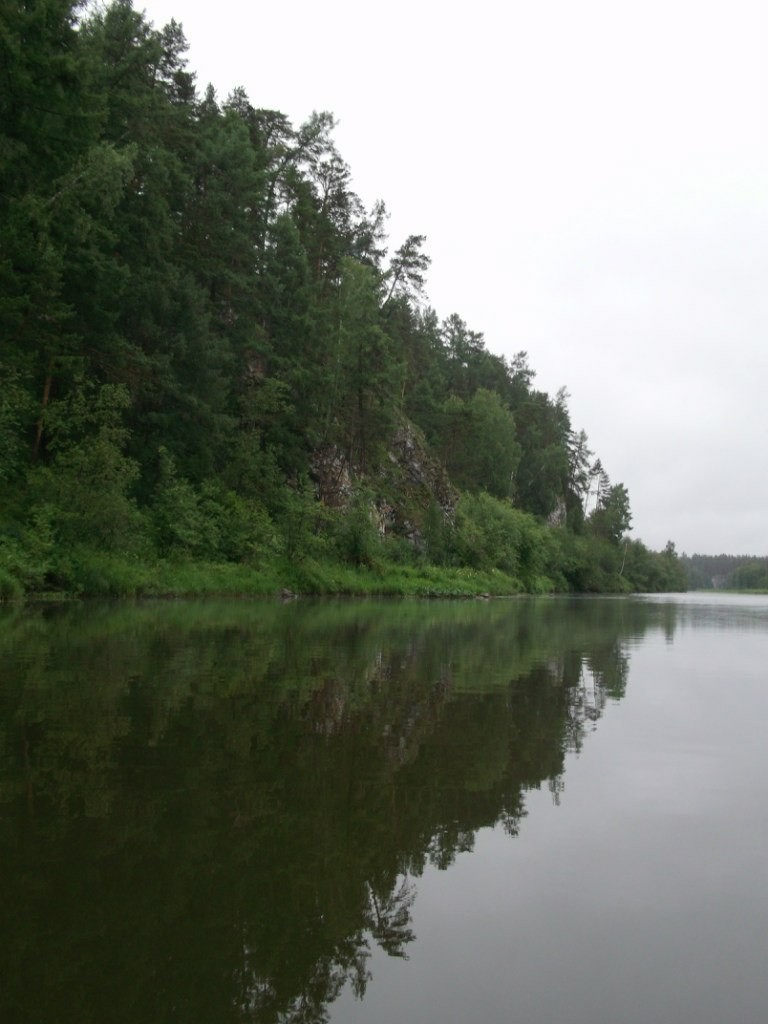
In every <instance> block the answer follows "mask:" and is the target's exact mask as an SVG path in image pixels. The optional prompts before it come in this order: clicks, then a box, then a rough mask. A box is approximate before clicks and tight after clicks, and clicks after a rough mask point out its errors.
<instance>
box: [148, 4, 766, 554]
mask: <svg viewBox="0 0 768 1024" xmlns="http://www.w3.org/2000/svg"><path fill="white" fill-rule="evenodd" d="M135 7H136V8H137V9H139V10H141V9H144V10H145V11H146V14H147V17H148V18H149V19H150V20H151V21H153V22H154V23H155V25H156V27H158V28H159V27H161V26H162V25H163V24H165V23H166V22H167V21H169V20H170V18H172V17H173V18H175V19H176V20H177V21H179V22H181V23H182V25H183V27H184V31H185V34H186V36H187V39H188V41H189V44H190V50H189V70H191V71H194V72H196V74H197V81H198V88H199V90H200V91H202V90H203V89H204V87H205V85H206V84H207V83H208V82H212V83H213V85H214V86H215V87H216V90H217V93H218V95H219V97H220V99H222V100H223V99H225V98H226V96H227V95H228V93H229V92H230V91H231V90H232V88H233V87H235V86H237V85H242V86H243V87H244V88H245V90H246V92H247V93H248V95H249V97H250V100H251V102H252V103H253V105H254V106H256V107H269V108H273V109H276V110H281V111H283V112H284V113H285V114H287V115H288V116H289V117H290V118H291V120H292V121H293V122H294V124H297V125H298V124H300V123H301V122H302V121H304V120H305V119H306V118H307V117H308V116H309V114H310V113H311V112H312V111H313V110H329V111H331V112H332V113H333V114H334V115H335V116H336V118H337V119H338V122H339V123H338V128H337V130H336V133H335V138H336V141H337V145H338V148H339V150H340V152H341V154H342V156H343V157H344V159H345V160H346V162H347V163H348V164H349V166H350V168H351V170H352V176H353V187H354V189H355V191H356V192H357V193H358V195H359V196H360V197H361V199H362V200H363V202H364V203H365V204H366V205H367V206H370V205H371V204H372V203H373V202H374V200H376V199H379V198H381V199H383V200H384V201H385V202H386V204H387V207H388V209H389V211H390V214H391V217H390V221H389V230H390V241H391V245H392V247H393V248H395V247H397V245H399V244H400V243H401V242H402V241H403V239H404V238H405V236H406V235H408V234H424V235H426V236H427V245H426V249H427V251H428V253H429V254H430V256H431V257H432V267H431V270H430V273H429V278H428V284H427V294H428V297H429V300H430V304H431V305H432V306H433V307H434V308H435V309H436V310H437V312H438V314H439V315H440V316H441V317H445V316H448V315H449V314H450V313H453V312H456V313H458V314H459V315H460V316H461V317H463V319H464V320H466V321H467V323H468V325H469V327H470V328H472V329H473V330H476V331H480V332H482V333H483V334H484V336H485V343H486V346H487V348H488V349H489V350H490V351H492V352H495V353H497V354H503V355H507V356H512V355H513V354H514V353H516V352H518V351H520V350H521V349H524V350H526V351H527V352H528V354H529V358H530V363H531V366H532V367H533V369H534V370H535V371H536V383H537V385H538V387H540V388H541V389H542V390H545V391H548V392H549V393H550V394H552V395H554V393H555V392H556V391H557V389H558V388H560V387H561V386H565V387H566V388H567V389H568V391H569V393H570V395H571V398H570V402H569V406H570V410H571V417H572V420H573V425H574V427H575V428H577V429H582V428H583V429H584V430H586V432H587V434H588V436H589V439H590V443H591V447H592V449H593V450H594V452H595V454H596V455H598V456H600V458H601V459H602V462H603V464H604V466H605V468H606V469H607V471H608V473H609V475H610V477H611V481H612V482H613V483H624V484H625V485H626V486H627V488H628V490H629V494H630V500H631V505H632V511H633V515H634V523H633V526H634V533H633V535H634V536H635V537H639V538H640V539H642V540H643V541H644V542H645V543H646V544H648V545H649V546H650V547H652V548H660V547H663V546H664V544H665V543H666V541H667V540H668V539H672V540H674V541H675V543H676V545H677V548H678V551H681V552H682V551H686V552H688V553H689V554H692V553H693V552H701V553H709V554H716V553H719V552H728V553H732V554H742V553H744V554H760V555H767V554H768V457H767V456H766V446H767V445H768V402H767V401H766V390H767V389H766V383H767V382H768V332H767V328H768V280H767V272H768V127H767V119H766V111H767V108H768V70H767V69H768V56H767V54H768V5H766V4H765V0H727V2H726V0H715V2H708V0H643V2H642V3H641V2H639V0H636V2H634V3H628V2H624V0H578V2H574V0H525V2H520V0H507V2H506V3H505V4H501V3H499V2H498V0H497V2H490V0H475V2H473V3H471V4H466V3H462V4H457V3H451V2H450V0H443V2H442V3H437V2H429V3H428V2H425V0H389V3H387V4H376V5H374V4H367V3H365V2H360V0H357V2H352V0H327V2H326V3H324V4H320V3H318V2H317V0H312V2H310V0H292V2H289V3H285V4H284V5H280V6H278V5H277V4H266V3H265V4H246V3H243V2H242V0H239V2H236V0H217V2H215V3H211V0H151V2H147V3H145V4H142V3H141V0H135Z"/></svg>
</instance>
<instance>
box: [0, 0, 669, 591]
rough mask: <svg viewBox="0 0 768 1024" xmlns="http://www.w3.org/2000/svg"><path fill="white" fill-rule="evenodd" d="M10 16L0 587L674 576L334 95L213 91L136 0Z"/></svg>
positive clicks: (2, 56)
mask: <svg viewBox="0 0 768 1024" xmlns="http://www.w3.org/2000/svg"><path fill="white" fill-rule="evenodd" d="M0 26H1V32H0V67H2V69H3V70H2V88H1V89H0V377H1V379H2V384H3V386H2V389H0V439H1V443H0V481H1V482H2V492H1V493H2V504H1V505H0V594H2V595H4V596H6V597H9V596H10V597H12V596H17V595H20V594H22V593H25V592H27V593H29V592H35V591H51V590H61V591H64V592H70V593H150V592H157V591H158V590H159V591H166V590H167V591H179V590H186V591H190V590H195V589H217V588H220V589H229V590H241V591H246V592H255V591H258V590H263V591H267V590H270V589H275V587H278V586H285V587H290V588H293V589H297V590H320V591H328V590H355V591H357V590H378V591H388V590H391V591H392V592H397V591H398V590H401V589H405V590H408V589H411V590H417V591H421V592H477V591H478V590H482V591H484V590H487V591H489V592H510V591H515V590H523V589H526V590H534V591H549V590H562V591H605V590H613V591H622V590H644V591H647V590H663V589H683V588H684V587H685V574H684V572H683V570H682V568H681V566H680V563H679V560H678V558H677V555H676V552H675V549H674V545H672V544H671V543H670V544H668V545H667V548H666V549H665V551H663V552H660V553H655V552H651V551H649V550H648V549H647V548H646V547H645V546H644V545H643V544H642V543H641V542H640V541H638V540H630V539H628V533H629V531H630V529H631V519H632V517H631V510H630V501H629V495H628V493H627V490H626V488H625V487H624V486H623V484H621V483H612V482H611V480H610V478H609V476H608V473H607V472H606V470H605V469H604V467H603V466H602V464H601V462H600V460H599V459H597V458H596V457H595V453H594V452H592V451H591V450H590V448H589V442H588V438H587V436H586V434H585V433H584V432H583V431H581V430H578V429H576V428H575V427H574V425H573V424H572V422H571V418H570V415H569V411H568V396H567V393H566V392H565V391H564V390H562V391H560V392H558V393H557V394H556V395H555V396H550V395H548V394H547V393H545V392H543V391H541V390H538V389H537V388H536V386H535V373H534V370H533V369H532V367H531V365H530V362H529V358H528V356H527V354H526V353H525V352H520V353H518V355H516V356H515V357H514V358H513V359H512V360H506V359H505V358H503V357H501V356H497V355H494V354H493V353H492V352H491V351H489V349H488V348H487V347H486V345H485V340H484V338H483V336H482V335H481V334H479V333H478V332H476V331H474V330H472V329H471V327H470V326H469V325H468V324H467V323H465V321H464V320H463V319H462V318H461V316H460V315H458V314H457V313H450V314H449V315H447V316H444V317H443V316H440V315H438V313H436V312H435V311H434V310H433V309H432V308H431V307H430V306H429V303H428V300H427V298H426V295H425V291H424V288H425V283H426V275H427V272H428V269H429V265H430V258H429V256H428V254H427V251H426V247H425V242H426V240H425V238H424V237H423V236H421V235H419V234H413V235H410V236H409V237H407V238H405V239H395V240H394V241H393V242H392V243H390V240H389V239H388V237H387V232H386V226H387V211H386V207H385V205H384V203H383V202H381V201H377V202H375V203H374V204H373V205H372V206H370V207H368V206H366V205H365V204H364V203H363V201H362V200H361V198H360V197H359V196H357V195H356V194H355V192H354V190H353V188H352V172H351V170H350V168H349V167H348V166H347V164H346V163H345V161H344V159H343V157H342V155H341V154H340V153H339V152H338V150H337V147H336V144H335V142H334V137H333V130H334V120H333V117H332V116H331V114H329V113H313V114H312V115H311V116H310V117H309V118H308V119H307V120H306V122H304V123H303V124H301V125H298V126H295V125H293V124H292V123H291V122H290V121H289V119H288V118H287V117H286V116H285V115H284V114H282V113H280V112H278V111H275V110H265V109H261V108H259V107H258V106H256V105H255V104H254V103H253V102H252V101H251V99H250V98H249V97H248V96H247V95H246V93H245V92H244V91H243V90H241V89H238V90H235V92H234V93H233V94H232V95H230V96H229V97H227V99H226V100H223V101H221V100H220V99H219V98H218V97H217V95H216V93H215V91H214V89H213V88H212V87H211V86H209V87H208V88H207V89H206V90H205V91H204V92H202V94H201V93H199V92H198V90H197V87H196V83H195V76H194V74H193V73H192V72H191V71H190V70H188V68H187V64H186V60H185V56H184V55H185V50H186V42H185V39H184V36H183V33H182V30H181V28H180V26H179V25H178V24H176V23H175V22H171V23H170V24H169V25H167V26H165V27H164V28H162V29H157V28H155V27H153V26H152V25H151V24H150V23H149V22H148V21H147V20H146V19H145V17H144V16H143V15H142V14H141V13H139V12H138V11H136V10H134V9H133V6H132V4H131V2H130V0H115V2H112V3H110V4H108V5H106V6H99V7H95V6H85V7H83V6H82V5H80V4H78V3H72V2H70V0H37V2H34V3H23V2H21V0H10V2H9V3H7V4H5V5H4V6H3V11H2V14H0ZM462 574H463V575H462ZM212 581H218V582H212ZM462 581H463V582H462Z"/></svg>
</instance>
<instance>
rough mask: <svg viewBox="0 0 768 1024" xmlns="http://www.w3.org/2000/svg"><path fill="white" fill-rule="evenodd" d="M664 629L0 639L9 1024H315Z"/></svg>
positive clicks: (416, 609)
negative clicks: (436, 878) (432, 871)
mask: <svg viewBox="0 0 768 1024" xmlns="http://www.w3.org/2000/svg"><path fill="white" fill-rule="evenodd" d="M678 614H679V613H678V609H677V608H676V606H674V605H671V604H666V603H663V602H637V601H624V600H589V601H586V600H574V601H565V600H563V601H559V600H558V601H552V600H539V601H536V600H525V601H508V602H492V603H479V602H478V603H474V602H462V603H456V604H446V603H426V602H397V603H394V602H393V603H384V602H346V603H344V602H338V603H336V602H334V603H332V602H328V603H317V604H310V603H298V604H293V605H288V606H280V605H272V604H268V603H264V604H251V603H241V604H235V603H227V604H222V603H200V604H194V603H184V604H162V603H158V604H145V605H137V606H128V605H124V606H120V607H115V608H109V607H96V608H94V607H87V606H77V607H67V608H52V609H37V610H32V611H16V612H6V613H4V614H3V616H2V618H0V670H1V671H2V678H3V687H2V693H1V696H0V699H1V700H2V709H1V714H2V719H1V720H2V731H1V732H0V759H1V764H2V774H1V775H0V815H1V818H0V870H1V871H2V878H3V883H2V884H3V887H4V888H5V890H6V892H5V897H4V904H3V905H4V907H6V908H8V909H9V913H8V914H7V915H6V918H5V922H4V924H3V926H2V929H0V961H1V962H2V963H3V964H4V965H5V973H6V981H5V983H4V985H3V989H2V993H0V1018H1V1019H3V1020H5V1021H16V1020H19V1021H22V1020H45V1021H47V1022H54V1021H61V1022H69V1021H78V1022H87V1021H91V1020H93V1021H101V1020H107V1019H108V1020H111V1021H114V1022H139V1021H141V1022H150V1021H151V1022H154V1021H166V1020H168V1021H171V1020H184V1019H190V1020H192V1019H194V1020H205V1019H211V1020H216V1021H224V1020H233V1021H253V1022H260V1024H261V1022H268V1021H269V1022H273V1021H275V1022H276V1021H286V1022H287V1021H296V1022H298V1021H302V1022H309V1021H322V1020H326V1019H327V1008H328V1006H329V1004H330V1003H331V1002H332V1001H333V1000H334V999H335V998H336V997H337V995H338V994H339V992H340V991H341V989H342V987H343V986H344V985H346V984H347V983H349V984H351V986H352V987H353V989H354V991H355V992H356V993H357V994H358V995H360V996H363V995H364V993H365V990H366V986H367V984H368V983H369V981H370V970H369V959H370V953H371V949H372V948H373V947H374V946H379V947H381V948H382V949H383V950H385V951H386V952H387V953H388V954H390V955H392V956H399V957H402V956H407V955H408V949H409V946H410V944H411V943H412V942H413V941H414V938H415V936H414V934H413V929H412V922H411V908H412V906H413V902H414V900H415V899H417V880H418V877H419V875H420V874H421V872H422V871H423V869H424V867H425V865H426V864H428V863H429V864H432V865H435V866H438V867H440V868H446V867H448V866H449V865H450V864H451V863H452V862H453V860H454V859H455V857H456V856H457V854H458V853H459V852H461V851H466V850H469V849H471V848H472V845H473V842H474V836H475V833H476V832H477V830H478V829H479V828H481V827H484V826H488V825H494V824H501V825H503V827H504V829H505V830H506V831H507V833H508V834H509V835H510V836H515V835H517V834H518V832H519V830H520V827H521V821H522V819H523V817H524V815H525V793H526V791H527V790H530V789H531V788H539V787H541V786H543V785H544V786H549V787H550V788H551V790H552V792H553V794H554V795H555V797H556V798H557V796H558V795H559V793H560V791H561V790H562V787H563V777H562V776H563V764H564V757H565V754H566V752H567V751H569V750H573V749H579V747H580V746H581V745H582V744H583V743H584V741H585V737H586V735H587V733H588V732H589V731H590V730H591V729H592V728H594V727H595V724H596V723H597V721H598V720H599V718H600V716H601V714H602V713H603V711H604V710H605V707H606V704H607V703H608V702H609V701H611V700H619V699H620V698H621V697H622V696H623V694H624V692H625V688H626V684H627V675H628V665H629V654H630V651H631V648H632V645H633V643H635V642H636V641H637V640H638V638H640V637H642V636H643V635H644V634H646V633H647V632H648V631H660V632H661V633H662V634H665V635H668V636H671V635H672V634H673V632H674V629H675V624H676V617H677V615H678Z"/></svg>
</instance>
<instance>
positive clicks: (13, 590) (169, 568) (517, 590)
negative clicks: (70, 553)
mask: <svg viewBox="0 0 768 1024" xmlns="http://www.w3.org/2000/svg"><path fill="white" fill-rule="evenodd" d="M41 582H42V581H41ZM14 583H15V581H14ZM51 584H53V585H51ZM558 589H560V590H562V589H563V588H558V587H556V586H555V584H554V583H553V581H552V580H550V579H549V578H548V577H546V576H537V577H535V578H534V579H532V580H530V581H527V584H526V583H524V582H523V581H521V580H520V579H518V578H516V577H514V576H511V575H508V574H507V573H504V572H502V571H501V570H498V569H492V570H489V571H481V570H478V569H472V568H468V567H462V568H446V567H438V566H430V565H424V566H405V565H393V564H391V563H387V562H383V561H382V562H374V563H373V564H371V565H367V566H348V565H344V564H341V563H336V562H321V561H316V560H314V559H305V560H302V561H297V562H290V561H287V560H282V559H275V560H274V561H270V562H266V563H264V564H263V565H259V566H251V565H245V564H233V563H212V562H199V561H192V560H169V559H159V560H156V561H151V562H149V561H147V562H144V561H140V560H136V559H126V558H120V557H118V556H115V555H112V554H96V553H94V552H89V553H88V557H87V558H82V559H80V560H76V561H73V562H71V563H70V565H69V567H68V571H67V573H66V574H61V575H60V576H59V577H58V578H57V579H54V580H53V581H51V580H46V582H45V584H44V585H40V586H37V587H32V588H30V589H28V590H25V589H24V588H22V587H21V586H20V585H18V584H17V585H15V586H6V587H4V588H0V600H6V601H7V600H20V599H24V598H25V597H32V598H34V597H40V596H45V597H53V598H55V597H75V598H77V597H202V596H211V597H213V596H230V597H234V596H243V597H266V596H273V595H276V594H283V595H286V594H296V595H300V594H306V595H331V594H336V595H359V596H364V595H371V596H373V595H381V596H403V597H405V596H415V597H475V596H478V595H485V594H487V595H491V596H511V595H514V594H523V593H532V594H543V593H553V592H556V591H557V590H558Z"/></svg>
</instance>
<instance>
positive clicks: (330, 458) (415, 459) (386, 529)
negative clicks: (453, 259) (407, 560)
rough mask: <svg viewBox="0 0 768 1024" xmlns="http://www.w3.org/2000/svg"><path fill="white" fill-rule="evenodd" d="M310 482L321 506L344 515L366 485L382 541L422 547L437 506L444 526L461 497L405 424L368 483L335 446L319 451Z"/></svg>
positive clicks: (420, 437) (417, 433)
mask: <svg viewBox="0 0 768 1024" xmlns="http://www.w3.org/2000/svg"><path fill="white" fill-rule="evenodd" d="M312 476H313V478H314V480H315V484H316V486H317V496H318V498H319V499H320V501H322V502H323V504H324V505H327V506H328V507H329V508H334V509H338V510H340V511H342V512H346V511H348V510H349V508H350V507H351V505H352V501H353V499H354V496H355V490H356V485H359V484H364V485H365V487H366V488H367V489H368V490H369V491H370V492H371V493H372V494H373V496H374V497H373V501H372V506H371V519H372V521H373V523H374V524H375V526H376V528H377V530H378V533H379V536H380V537H381V538H382V539H383V538H384V537H386V536H387V535H389V534H396V535H398V536H401V537H406V538H407V539H408V540H409V541H410V542H411V543H412V544H415V545H417V546H421V545H422V544H423V526H424V520H425V518H426V516H427V514H428V512H429V510H430V509H433V508H434V507H435V506H437V508H438V509H439V510H440V514H441V515H442V518H443V521H444V522H445V523H446V525H452V524H453V521H454V516H455V513H456V505H457V502H458V499H459V494H458V491H457V490H456V488H455V487H454V486H453V485H452V484H451V482H450V480H449V479H448V474H447V473H446V472H445V469H444V468H443V466H442V465H441V463H440V462H438V461H437V459H435V457H434V456H433V455H432V454H431V452H430V451H429V449H428V447H427V443H426V440H425V438H424V435H423V434H422V433H421V431H420V430H419V429H418V427H416V426H414V425H413V424H412V423H410V422H408V421H405V420H404V421H403V422H402V423H401V424H400V426H399V427H398V428H397V430H396V432H395V434H394V436H393V438H392V440H391V442H390V444H389V446H388V449H387V451H386V454H385V455H384V457H383V459H382V460H381V463H380V465H379V466H378V467H377V468H372V469H370V470H369V472H368V473H366V475H365V477H362V476H358V475H357V474H356V473H355V472H354V469H353V467H352V466H351V465H350V463H349V460H348V459H347V457H346V455H345V454H344V452H343V451H342V450H341V449H340V448H338V447H337V446H335V445H325V446H323V447H322V448H318V449H317V450H316V451H315V453H314V455H313V457H312Z"/></svg>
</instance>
